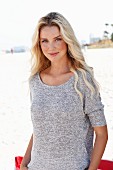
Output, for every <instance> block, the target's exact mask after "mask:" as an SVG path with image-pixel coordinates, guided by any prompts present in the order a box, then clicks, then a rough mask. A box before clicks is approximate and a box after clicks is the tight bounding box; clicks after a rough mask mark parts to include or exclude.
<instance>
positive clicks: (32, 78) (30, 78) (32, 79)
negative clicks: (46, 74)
mask: <svg viewBox="0 0 113 170" xmlns="http://www.w3.org/2000/svg"><path fill="white" fill-rule="evenodd" d="M38 74H39V73H38V72H37V73H35V74H34V75H31V76H30V77H29V84H32V83H33V82H34V81H36V80H37V77H38Z"/></svg>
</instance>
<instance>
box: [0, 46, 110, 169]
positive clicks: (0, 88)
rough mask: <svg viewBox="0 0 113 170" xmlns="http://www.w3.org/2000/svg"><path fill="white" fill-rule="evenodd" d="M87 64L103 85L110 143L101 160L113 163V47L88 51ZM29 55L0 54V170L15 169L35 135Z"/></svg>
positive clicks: (86, 51) (27, 53)
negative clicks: (31, 112) (31, 104)
mask: <svg viewBox="0 0 113 170" xmlns="http://www.w3.org/2000/svg"><path fill="white" fill-rule="evenodd" d="M83 53H84V56H85V59H86V61H87V63H88V64H89V65H90V66H92V67H93V68H94V75H95V78H96V79H97V81H98V82H99V84H100V86H101V91H100V92H101V98H102V102H103V104H104V110H105V117H106V121H107V125H108V135H109V140H108V143H107V146H106V150H105V152H104V155H103V158H102V159H109V160H113V104H112V103H113V48H109V49H108V48H106V49H86V50H84V51H83ZM29 74H30V53H29V52H26V53H14V54H10V53H9V54H5V53H1V54H0V78H1V80H0V153H1V154H0V155H1V156H0V162H1V166H0V170H14V166H15V165H14V163H15V162H14V159H15V156H18V155H19V156H23V155H24V153H25V151H26V147H27V145H28V142H29V139H30V137H31V134H32V123H31V115H30V95H29V85H28V77H29Z"/></svg>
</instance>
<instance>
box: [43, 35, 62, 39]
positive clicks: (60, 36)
mask: <svg viewBox="0 0 113 170" xmlns="http://www.w3.org/2000/svg"><path fill="white" fill-rule="evenodd" d="M59 37H61V35H58V36H56V37H54V38H53V39H56V38H59ZM40 39H47V38H40Z"/></svg>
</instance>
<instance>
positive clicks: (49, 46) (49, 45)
mask: <svg viewBox="0 0 113 170" xmlns="http://www.w3.org/2000/svg"><path fill="white" fill-rule="evenodd" d="M48 48H49V49H50V50H51V49H54V48H55V44H54V43H53V42H51V43H49V44H48Z"/></svg>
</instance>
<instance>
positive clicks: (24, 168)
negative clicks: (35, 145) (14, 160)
mask: <svg viewBox="0 0 113 170" xmlns="http://www.w3.org/2000/svg"><path fill="white" fill-rule="evenodd" d="M20 170H28V168H27V167H25V166H21V167H20Z"/></svg>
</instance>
